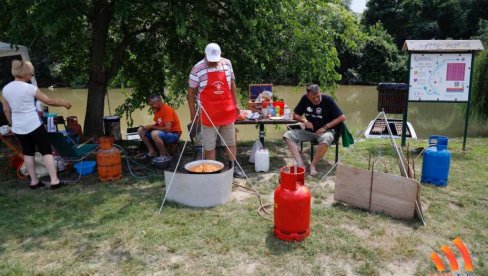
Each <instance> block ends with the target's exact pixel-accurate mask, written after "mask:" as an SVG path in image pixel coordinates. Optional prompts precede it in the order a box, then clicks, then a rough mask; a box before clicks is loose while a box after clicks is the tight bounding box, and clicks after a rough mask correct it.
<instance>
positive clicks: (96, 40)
mask: <svg viewBox="0 0 488 276" xmlns="http://www.w3.org/2000/svg"><path fill="white" fill-rule="evenodd" d="M113 3H114V1H112V2H111V3H108V2H107V1H104V0H98V1H94V3H93V15H94V17H93V21H92V22H93V24H92V47H91V56H90V78H89V80H88V99H87V105H86V114H85V126H84V130H85V135H87V136H90V137H93V136H96V137H98V136H102V135H103V115H104V114H103V112H104V103H105V95H106V93H107V84H108V81H109V79H108V77H107V70H106V69H105V67H104V63H105V55H106V50H107V37H108V30H109V26H110V21H111V20H112V10H113V6H112V5H113Z"/></svg>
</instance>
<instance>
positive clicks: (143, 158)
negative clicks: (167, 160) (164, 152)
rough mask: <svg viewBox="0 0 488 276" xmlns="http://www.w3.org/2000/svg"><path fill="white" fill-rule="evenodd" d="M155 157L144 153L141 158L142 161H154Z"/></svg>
mask: <svg viewBox="0 0 488 276" xmlns="http://www.w3.org/2000/svg"><path fill="white" fill-rule="evenodd" d="M155 157H156V156H155V155H149V154H147V153H144V155H142V156H141V160H152V159H153V158H155Z"/></svg>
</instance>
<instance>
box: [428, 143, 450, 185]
mask: <svg viewBox="0 0 488 276" xmlns="http://www.w3.org/2000/svg"><path fill="white" fill-rule="evenodd" d="M447 142H448V138H447V137H445V136H437V135H433V136H430V137H429V148H427V150H425V152H424V157H423V162H422V178H421V182H422V183H431V184H434V185H436V186H447V181H448V177H449V167H450V166H451V152H450V151H449V150H447Z"/></svg>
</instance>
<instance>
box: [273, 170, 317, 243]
mask: <svg viewBox="0 0 488 276" xmlns="http://www.w3.org/2000/svg"><path fill="white" fill-rule="evenodd" d="M274 202H275V204H274V230H273V232H274V235H275V236H276V237H277V238H278V239H280V240H285V241H302V240H304V239H305V238H306V237H308V236H309V235H310V209H311V196H310V190H309V189H308V188H307V187H306V186H305V168H303V167H283V168H281V169H280V185H278V187H276V190H275V192H274Z"/></svg>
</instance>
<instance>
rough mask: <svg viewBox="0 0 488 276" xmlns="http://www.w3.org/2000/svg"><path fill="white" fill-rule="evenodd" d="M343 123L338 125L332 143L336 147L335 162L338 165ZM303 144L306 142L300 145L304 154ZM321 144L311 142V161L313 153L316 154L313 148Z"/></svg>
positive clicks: (315, 141) (314, 141)
mask: <svg viewBox="0 0 488 276" xmlns="http://www.w3.org/2000/svg"><path fill="white" fill-rule="evenodd" d="M342 127H343V126H342V123H340V124H339V125H337V126H336V127H335V128H334V129H335V134H334V141H333V142H332V145H335V162H336V163H337V161H338V160H339V139H340V138H341V135H342ZM303 143H305V142H301V143H300V151H302V152H303ZM318 144H319V143H318V142H317V140H313V141H311V142H310V160H313V152H314V149H313V147H314V146H317V145H318Z"/></svg>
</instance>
